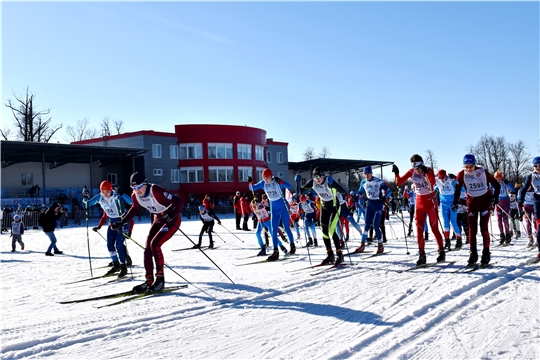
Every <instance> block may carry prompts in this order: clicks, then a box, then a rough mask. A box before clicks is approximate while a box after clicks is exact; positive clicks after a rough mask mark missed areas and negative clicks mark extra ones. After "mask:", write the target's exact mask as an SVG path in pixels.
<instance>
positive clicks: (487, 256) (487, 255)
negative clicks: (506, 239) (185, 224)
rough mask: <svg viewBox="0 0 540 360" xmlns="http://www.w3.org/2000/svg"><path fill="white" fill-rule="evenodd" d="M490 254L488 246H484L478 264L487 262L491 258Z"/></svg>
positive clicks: (484, 264) (483, 264)
mask: <svg viewBox="0 0 540 360" xmlns="http://www.w3.org/2000/svg"><path fill="white" fill-rule="evenodd" d="M490 254H491V253H490V252H489V248H484V249H483V250H482V259H481V260H480V265H482V266H486V265H487V264H489V261H490V260H491V257H490Z"/></svg>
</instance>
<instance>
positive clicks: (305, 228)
mask: <svg viewBox="0 0 540 360" xmlns="http://www.w3.org/2000/svg"><path fill="white" fill-rule="evenodd" d="M306 233H307V226H306V219H304V240H306V249H307V254H308V258H309V265H312V263H311V254H310V253H309V246H308V239H307V235H306Z"/></svg>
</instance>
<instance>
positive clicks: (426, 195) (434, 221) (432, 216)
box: [392, 154, 446, 265]
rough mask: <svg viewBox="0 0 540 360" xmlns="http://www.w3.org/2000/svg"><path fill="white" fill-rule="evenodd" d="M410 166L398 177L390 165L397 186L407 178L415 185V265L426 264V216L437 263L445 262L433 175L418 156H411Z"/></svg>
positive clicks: (394, 167)
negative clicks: (436, 253)
mask: <svg viewBox="0 0 540 360" xmlns="http://www.w3.org/2000/svg"><path fill="white" fill-rule="evenodd" d="M411 166H412V168H411V169H409V170H408V171H407V172H406V173H405V175H403V176H399V169H398V167H397V166H396V165H395V164H394V165H392V172H393V173H394V174H395V178H396V184H397V186H401V185H402V184H403V183H405V182H406V181H407V180H409V178H410V179H411V180H412V182H413V183H414V185H415V190H414V191H415V195H416V208H415V214H414V218H415V220H416V237H417V241H418V250H419V253H420V254H419V258H418V261H417V262H416V264H417V265H422V264H425V263H426V261H427V260H426V252H425V239H424V232H423V230H424V225H425V223H426V215H427V216H428V217H429V225H430V226H431V231H432V232H433V235H435V239H436V240H437V245H438V248H439V256H438V257H437V262H441V261H445V260H446V255H445V252H444V242H443V239H442V235H441V232H440V231H439V211H438V205H437V199H436V198H435V193H434V192H433V187H434V186H435V174H434V173H433V169H432V168H428V167H426V166H425V165H424V160H423V159H422V157H421V156H420V155H418V154H414V155H413V156H411Z"/></svg>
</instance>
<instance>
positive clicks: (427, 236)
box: [424, 231, 429, 241]
mask: <svg viewBox="0 0 540 360" xmlns="http://www.w3.org/2000/svg"><path fill="white" fill-rule="evenodd" d="M424 240H425V241H428V240H429V233H428V232H427V231H426V232H424Z"/></svg>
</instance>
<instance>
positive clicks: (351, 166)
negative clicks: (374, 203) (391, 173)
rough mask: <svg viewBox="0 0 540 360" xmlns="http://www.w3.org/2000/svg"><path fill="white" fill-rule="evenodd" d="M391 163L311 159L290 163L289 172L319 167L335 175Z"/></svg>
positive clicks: (390, 163) (380, 166)
mask: <svg viewBox="0 0 540 360" xmlns="http://www.w3.org/2000/svg"><path fill="white" fill-rule="evenodd" d="M393 163H394V162H393V161H379V160H347V159H329V158H323V159H311V160H307V161H301V162H290V163H289V170H293V171H294V172H295V173H298V172H303V171H312V170H313V169H314V168H315V167H316V166H320V167H321V168H322V169H323V170H324V171H325V172H328V173H329V174H335V173H339V172H350V171H353V170H360V169H362V168H364V167H366V166H371V167H372V168H373V169H376V168H382V167H383V166H389V165H392V164H393Z"/></svg>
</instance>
